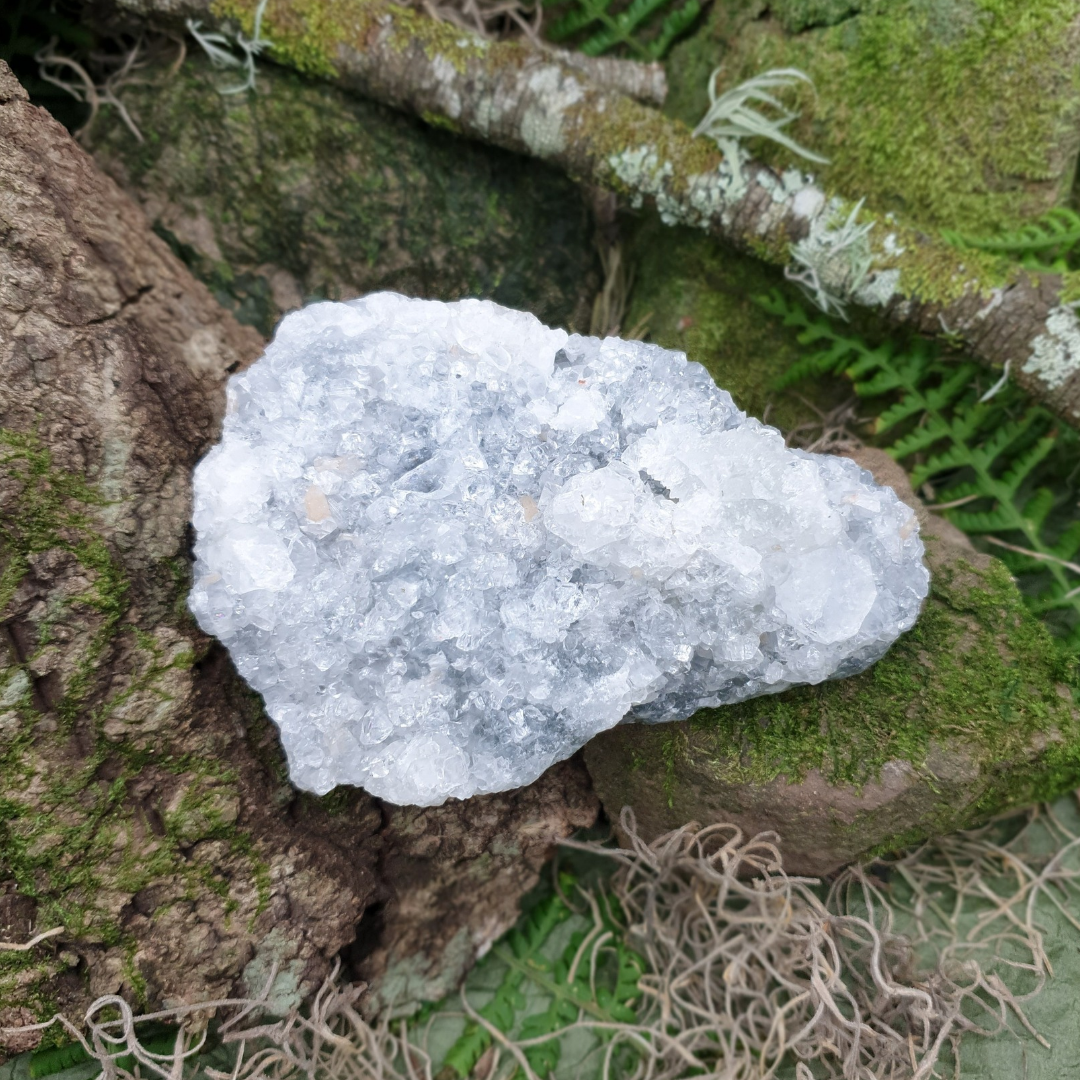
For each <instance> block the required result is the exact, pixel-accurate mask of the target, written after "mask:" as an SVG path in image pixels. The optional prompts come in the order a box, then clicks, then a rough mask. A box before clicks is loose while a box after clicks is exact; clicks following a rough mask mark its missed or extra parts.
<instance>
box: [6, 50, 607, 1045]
mask: <svg viewBox="0 0 1080 1080" xmlns="http://www.w3.org/2000/svg"><path fill="white" fill-rule="evenodd" d="M261 348H262V339H261V338H260V336H259V335H258V334H257V333H256V332H255V331H254V330H252V329H251V328H249V327H243V326H241V325H240V324H238V323H237V322H236V320H235V319H234V318H233V317H232V316H231V315H230V314H228V313H227V312H226V311H225V310H224V309H223V308H221V307H220V306H219V305H218V304H217V303H216V302H215V301H214V299H213V297H212V296H211V295H210V293H209V291H208V290H207V289H206V287H205V286H203V285H201V284H200V283H198V282H197V281H196V280H195V279H194V278H193V277H192V276H191V275H190V273H189V271H188V270H187V269H186V268H185V267H184V266H183V264H182V263H181V262H180V261H179V260H178V259H177V258H176V257H175V256H174V255H173V254H172V253H171V252H170V251H169V249H168V246H167V245H166V244H165V242H164V241H163V240H161V239H160V238H159V237H157V236H155V235H154V234H153V233H152V232H151V231H150V228H149V226H148V224H147V222H146V219H145V218H144V216H143V215H142V213H141V212H140V210H139V209H138V207H137V206H135V204H134V203H132V202H131V201H130V200H129V199H128V198H127V197H126V196H125V195H124V194H123V193H122V192H121V191H120V189H119V188H117V187H116V185H115V184H114V183H113V182H112V181H110V180H109V179H108V178H106V177H105V176H104V175H103V174H101V173H99V172H98V171H97V170H95V168H94V167H93V163H92V161H91V160H90V158H89V157H88V156H87V155H86V154H85V152H84V151H83V150H81V149H80V148H79V147H78V146H77V145H76V144H75V143H74V142H73V141H72V140H71V138H70V136H69V135H68V134H67V133H66V132H65V131H64V129H63V128H61V127H60V126H59V124H57V123H56V122H55V121H53V120H52V119H51V118H50V117H49V116H48V114H47V113H45V112H44V111H43V110H41V109H36V108H34V107H33V106H31V105H30V104H29V103H28V101H27V99H26V95H25V93H23V91H22V88H21V87H20V86H19V85H18V83H17V82H16V81H15V79H14V78H13V77H12V76H11V73H10V71H9V69H7V67H6V66H5V65H3V64H0V387H2V392H0V935H2V937H0V940H4V941H5V942H7V943H20V942H27V941H29V940H30V939H32V938H33V937H34V936H36V935H37V934H38V933H40V932H42V931H52V930H57V931H58V932H57V933H56V934H50V935H48V936H47V937H46V938H45V939H44V940H41V941H40V942H39V943H38V944H37V945H35V946H34V947H33V948H30V949H28V950H25V951H17V952H16V951H10V950H0V1028H3V1027H6V1026H7V1025H9V1024H22V1023H25V1022H26V1021H27V1020H28V1019H46V1018H47V1017H48V1016H49V1015H50V1014H51V1013H52V1012H53V1011H54V1010H55V1009H63V1010H65V1011H68V1012H69V1013H74V1014H78V1013H81V1011H82V1010H83V1009H85V1007H86V1005H87V1004H88V1002H89V1001H90V1000H92V999H93V998H95V997H97V996H98V995H100V994H112V993H120V994H122V995H123V996H124V997H125V998H126V999H127V1000H129V1001H130V1002H132V1004H134V1005H136V1006H138V1005H152V1004H166V1005H167V1004H170V1003H179V1002H197V1001H205V1000H208V999H213V998H215V997H220V996H224V995H226V994H228V993H230V992H232V991H253V992H258V991H260V990H262V989H263V988H264V985H265V984H266V982H267V980H268V978H269V977H270V975H271V973H272V972H274V971H275V970H276V979H275V982H274V984H273V992H272V998H273V1000H274V1001H275V1002H276V1003H278V1004H279V1005H281V1006H282V1007H288V1006H291V1005H293V1004H295V1003H296V1002H297V1001H298V999H299V997H300V996H301V995H303V994H304V993H305V992H306V991H309V990H311V989H312V988H313V986H314V985H317V983H318V981H319V980H321V979H322V977H323V976H324V975H325V974H326V972H327V971H328V970H329V968H330V964H331V962H332V960H333V958H334V957H335V955H337V954H338V953H339V952H340V951H341V950H342V949H343V948H344V947H346V946H349V945H350V943H352V942H353V941H354V939H355V937H356V932H357V924H358V923H359V925H360V926H361V927H362V928H363V938H364V941H363V948H361V949H359V950H356V951H353V952H351V953H350V954H349V959H350V961H351V962H352V963H353V964H354V971H355V973H356V974H357V975H358V976H359V977H364V976H365V975H368V976H371V977H372V979H373V980H374V982H375V986H374V987H373V991H374V993H373V1000H372V1005H373V1006H382V1007H394V1008H408V1007H409V1006H410V1005H415V1003H416V1001H417V1000H418V998H424V997H438V996H441V994H443V993H445V991H446V990H447V989H449V988H450V987H451V986H452V985H453V984H454V983H455V982H456V981H457V980H458V979H460V977H461V976H462V974H463V973H464V971H465V970H466V969H467V967H468V966H469V964H470V963H471V962H472V960H473V959H474V958H475V956H476V954H477V952H478V951H481V950H483V949H484V948H485V947H486V946H487V945H488V944H490V942H491V940H492V938H493V937H495V936H497V935H498V934H499V933H501V932H502V930H504V929H506V928H507V927H508V926H509V925H510V924H511V923H512V922H513V920H514V919H515V917H516V914H517V900H518V897H519V896H520V895H521V894H522V892H523V891H524V890H526V889H528V888H529V887H531V885H532V884H533V883H534V882H535V881H536V879H537V874H538V871H539V867H540V864H541V862H542V861H543V859H544V857H545V855H546V853H547V851H548V850H549V848H550V845H551V844H552V843H553V842H554V841H555V840H557V839H559V838H561V837H563V836H565V835H566V834H567V833H569V832H570V831H571V830H572V829H574V828H575V827H577V826H579V825H584V824H589V823H591V822H592V820H593V819H594V817H595V814H596V800H595V796H593V794H592V792H591V790H590V788H589V785H588V779H587V777H586V776H585V774H584V770H583V768H582V767H581V765H580V764H578V763H576V762H564V763H562V764H560V765H558V766H556V767H554V768H553V769H551V770H549V771H548V773H546V774H545V776H544V777H542V778H541V779H540V780H539V781H538V782H537V783H536V784H534V785H532V786H531V787H529V788H524V789H521V790H520V791H516V792H509V793H506V794H503V795H495V796H486V797H483V798H480V799H474V800H470V802H469V803H467V804H465V803H453V804H449V805H447V806H444V807H441V808H438V809H435V810H429V811H423V812H416V811H413V810H410V809H409V808H401V807H391V806H386V805H383V804H380V803H378V802H377V801H376V800H374V799H372V798H370V797H369V796H367V795H366V794H364V793H363V792H362V791H359V790H356V789H347V790H345V789H343V790H338V791H336V792H332V793H331V794H330V795H328V796H327V797H325V798H323V799H315V798H313V797H310V796H307V795H303V794H300V793H298V792H297V791H296V790H295V789H293V788H292V787H291V786H290V785H289V783H288V777H287V774H286V771H285V766H284V760H283V756H282V753H281V749H280V745H279V744H278V742H277V738H276V735H275V732H274V729H273V726H272V724H271V723H270V722H269V721H268V720H267V718H266V716H265V714H264V712H263V710H262V708H261V703H260V702H259V700H258V699H257V698H256V697H255V696H254V695H252V694H251V693H250V691H249V690H247V689H246V687H245V686H244V684H243V683H242V681H241V680H240V679H239V678H238V676H237V675H236V673H235V671H234V670H233V668H232V665H231V664H230V663H229V660H228V657H227V654H226V653H225V651H224V649H222V648H221V647H220V646H218V645H216V644H214V643H213V642H212V641H211V640H210V639H208V638H207V637H206V636H205V635H203V634H202V633H200V632H199V630H198V629H197V627H196V626H195V625H194V623H193V620H192V619H191V618H190V616H189V615H188V614H187V612H186V609H185V604H184V601H185V597H186V593H187V591H188V587H189V580H190V561H189V556H188V544H189V539H190V538H189V535H188V525H187V522H188V520H189V518H190V509H191V505H190V504H191V492H190V475H191V469H192V466H193V465H194V463H195V461H196V460H197V459H198V458H199V457H200V456H201V454H202V453H203V452H204V451H205V450H206V448H207V447H208V446H209V445H210V444H211V443H212V442H213V441H214V439H215V438H216V437H217V434H218V430H219V424H220V420H221V416H222V413H223V411H224V405H225V398H224V381H225V379H226V378H227V375H228V372H229V371H230V370H233V369H235V368H237V367H238V366H240V365H243V364H245V363H247V362H250V361H251V360H252V359H253V358H254V357H255V356H257V355H258V353H259V352H260V350H261ZM373 912H374V913H377V916H378V917H377V918H376V917H375V916H374V915H373ZM57 1034H59V1033H57ZM18 1038H19V1037H16V1042H15V1043H14V1044H12V1043H9V1044H8V1045H9V1046H12V1045H13V1046H25V1045H26V1041H25V1037H23V1041H22V1042H21V1043H20V1042H19V1041H18ZM2 1051H3V1044H0V1053H2Z"/></svg>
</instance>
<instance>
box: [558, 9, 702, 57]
mask: <svg viewBox="0 0 1080 1080" xmlns="http://www.w3.org/2000/svg"><path fill="white" fill-rule="evenodd" d="M671 2H672V0H633V2H632V3H631V4H630V6H629V7H628V8H625V9H624V10H623V11H621V12H619V13H618V14H612V12H611V10H610V8H611V4H612V0H572V6H571V7H570V9H569V10H568V11H565V12H564V13H563V14H562V15H560V16H558V17H557V18H555V19H553V20H552V21H551V22H550V23H548V25H547V26H546V27H545V30H544V35H545V36H546V37H547V38H548V40H549V41H555V42H562V41H566V40H568V39H569V38H573V37H576V36H577V35H579V34H582V33H585V32H586V31H588V30H589V29H590V28H592V33H591V34H589V36H588V37H586V38H585V40H584V41H583V42H581V43H580V45H579V46H578V48H579V50H580V51H581V52H583V53H585V54H586V55H588V56H602V55H603V54H604V53H608V52H611V51H612V50H613V49H616V48H618V47H619V46H625V47H626V48H627V49H628V50H629V51H630V52H631V53H633V54H634V55H636V56H637V57H638V58H639V59H642V60H660V59H662V58H663V57H664V55H665V54H666V53H667V51H668V50H669V49H670V48H671V46H672V45H673V44H674V43H675V40H676V39H677V38H678V37H679V36H680V35H682V34H684V33H685V32H686V31H687V30H689V29H690V27H691V26H692V25H693V23H694V22H695V21H696V20H697V18H698V16H699V15H700V14H701V2H700V0H686V3H684V4H683V5H682V6H681V7H679V8H677V9H675V10H674V11H669V12H668V13H667V15H666V16H665V18H664V21H663V22H662V23H661V24H660V28H659V32H658V33H657V34H655V36H653V37H652V39H651V40H648V38H649V33H648V28H649V26H650V25H651V26H655V19H656V18H657V17H658V16H659V15H660V13H661V12H662V11H664V9H665V8H668V7H669V6H670V4H671ZM565 3H566V0H543V6H544V7H556V8H562V7H564V6H565Z"/></svg>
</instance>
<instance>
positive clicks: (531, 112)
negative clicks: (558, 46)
mask: <svg viewBox="0 0 1080 1080" xmlns="http://www.w3.org/2000/svg"><path fill="white" fill-rule="evenodd" d="M115 3H116V4H117V5H118V6H119V7H120V8H121V9H123V10H125V11H128V12H131V13H136V14H139V15H142V16H149V17H151V18H155V19H157V20H159V21H162V20H164V21H165V22H171V23H172V25H174V26H177V25H179V23H180V19H181V18H182V17H184V16H187V17H194V18H198V19H201V20H203V21H204V23H206V24H207V25H213V26H214V27H216V28H228V27H229V26H236V25H241V26H243V28H244V30H245V31H246V32H247V33H248V34H250V33H252V32H253V15H254V10H255V8H256V6H257V4H258V0H115ZM262 34H263V36H264V37H265V38H268V39H269V40H270V41H271V42H272V43H273V48H272V49H271V55H272V56H273V57H274V58H275V59H277V60H279V61H280V62H282V63H286V64H290V65H292V66H295V67H297V68H298V69H300V70H303V71H306V72H308V73H309V74H314V75H319V76H323V77H329V78H333V79H336V80H338V81H339V82H341V83H342V84H343V85H345V86H347V87H350V88H353V89H355V90H358V91H360V92H361V93H363V94H365V95H367V96H369V97H372V98H374V99H376V100H378V101H383V102H386V103H388V104H390V105H393V106H394V107H396V108H400V109H405V110H408V111H410V112H413V113H416V114H417V115H419V116H421V117H424V118H425V119H427V120H429V121H430V122H432V123H436V124H439V125H440V126H450V127H452V128H453V129H454V130H456V131H458V132H459V133H460V134H462V135H466V136H469V137H472V138H478V139H482V140H485V141H487V142H490V143H493V144H495V145H497V146H502V147H504V148H506V149H510V150H513V151H516V152H518V153H522V154H528V155H531V156H533V157H537V158H541V159H543V160H546V161H550V162H552V163H554V164H556V165H558V166H559V167H561V168H563V169H564V170H566V171H567V172H568V173H569V174H570V175H571V176H572V177H574V178H575V179H578V180H581V181H586V182H588V183H591V184H594V185H596V186H599V187H604V188H608V189H610V190H612V191H615V192H616V193H618V194H619V195H621V196H623V197H625V198H626V199H628V200H629V201H630V202H631V203H632V204H633V205H642V204H643V203H648V204H650V205H653V206H655V207H656V209H657V210H658V211H659V213H660V215H661V217H662V218H663V219H664V221H665V222H668V223H669V224H677V223H682V224H688V225H693V226H696V227H699V228H701V229H704V230H706V231H707V232H709V233H711V234H712V235H714V236H716V237H718V238H719V239H721V240H724V241H725V242H727V243H730V244H733V245H735V246H737V247H739V248H741V249H744V250H748V251H751V252H753V253H754V254H756V255H758V256H759V257H761V258H764V259H766V260H767V261H769V262H772V263H774V264H776V265H779V266H783V267H785V268H786V269H787V270H788V271H789V272H790V273H791V274H792V275H793V276H795V277H796V278H798V279H799V280H802V281H804V283H805V284H806V285H807V287H808V289H809V290H810V291H811V293H812V294H813V295H815V296H816V297H817V298H818V299H819V300H820V301H822V302H823V303H824V304H825V305H826V306H827V307H831V308H833V309H834V310H842V308H843V306H844V305H846V304H854V305H857V306H861V307H864V308H869V309H871V310H875V311H878V312H880V313H881V314H883V315H884V316H885V318H886V319H888V320H889V321H891V322H892V323H893V324H895V325H898V326H904V327H907V328H910V329H913V330H917V331H919V332H921V333H924V334H929V335H933V336H938V337H943V338H945V339H946V340H947V341H948V342H950V343H951V344H953V345H956V346H958V347H961V348H963V349H964V350H966V351H967V352H968V353H970V355H971V356H973V357H974V358H975V359H976V360H978V361H980V362H981V363H984V364H986V365H988V366H990V367H994V368H1001V367H1003V366H1004V365H1005V364H1008V365H1009V369H1010V372H1011V375H1012V377H1013V378H1014V379H1015V380H1016V381H1017V382H1018V383H1020V384H1021V385H1022V386H1023V387H1024V388H1025V389H1026V390H1027V391H1028V392H1029V393H1031V394H1032V396H1033V397H1035V398H1036V399H1037V400H1039V401H1041V402H1043V403H1044V404H1045V405H1046V406H1047V407H1048V408H1049V409H1051V410H1052V411H1054V412H1055V413H1057V414H1058V415H1059V416H1060V417H1062V418H1063V419H1065V420H1067V421H1068V422H1069V423H1071V424H1074V425H1075V424H1077V423H1080V321H1078V319H1077V316H1076V313H1075V309H1074V304H1075V303H1077V302H1080V275H1077V274H1064V275H1062V274H1053V273H1036V272H1032V271H1028V270H1025V269H1023V268H1021V267H1019V266H1016V265H1015V264H1011V263H1009V262H1008V261H1006V260H1001V259H996V258H991V257H987V256H985V255H983V254H980V253H979V252H975V251H961V250H957V249H956V248H954V247H951V246H949V245H948V244H946V243H944V242H943V241H942V240H940V239H938V238H936V237H933V236H929V235H927V234H925V233H923V232H921V231H920V230H919V229H918V228H917V227H916V226H914V225H913V224H910V223H907V222H904V221H903V220H900V219H899V218H896V217H894V216H892V215H888V216H884V217H879V218H876V219H875V218H874V217H873V216H872V215H870V214H869V213H868V212H867V211H865V210H863V209H861V204H852V203H851V202H850V201H848V200H845V199H844V198H842V197H840V196H839V195H837V194H835V193H832V192H829V191H826V190H823V189H822V188H821V187H819V186H817V185H816V184H815V183H814V182H813V181H812V180H811V179H810V178H808V177H806V176H804V175H802V174H801V173H799V172H797V171H795V170H790V171H788V172H785V173H783V174H782V175H781V174H778V173H777V172H775V171H774V170H772V169H770V168H768V167H766V166H764V165H761V164H759V163H756V162H754V161H752V160H750V158H749V156H748V155H746V154H745V152H744V151H742V150H740V149H734V150H733V152H732V153H731V154H729V155H728V156H725V155H724V154H721V153H720V151H719V150H718V149H717V148H716V146H715V145H714V144H713V143H712V142H711V141H709V140H708V139H705V138H694V137H692V136H691V133H690V132H689V130H688V129H687V128H686V127H685V126H684V125H683V124H681V123H678V122H676V121H672V120H668V119H667V118H665V117H664V116H662V115H661V114H660V113H659V112H657V111H655V110H652V109H649V108H647V107H645V106H643V105H640V104H638V103H637V102H634V101H632V100H631V99H630V98H628V97H625V96H623V95H621V94H619V93H616V92H612V91H609V90H605V89H603V88H600V87H598V86H595V85H593V84H591V83H590V82H589V81H588V80H587V79H586V78H585V77H584V76H582V75H581V73H580V72H577V71H574V70H572V69H571V68H569V67H568V66H566V65H565V64H563V63H560V62H558V61H557V60H556V59H553V58H552V57H550V56H548V55H545V54H543V53H539V52H537V51H536V50H534V49H530V48H527V47H525V46H523V45H521V44H520V43H517V42H490V41H487V40H484V39H482V38H480V37H478V36H476V35H474V34H470V33H469V32H468V31H465V30H462V29H460V28H458V27H455V26H452V25H449V24H447V23H443V22H438V21H436V20H434V19H431V18H430V17H427V16H424V15H422V14H419V13H418V12H416V11H415V10H413V9H411V8H407V7H403V6H400V5H399V4H396V3H394V2H393V0H316V2H315V3H313V4H310V5H298V4H294V3H292V2H291V0H270V2H269V4H268V6H267V8H266V10H265V14H264V16H263V20H262ZM849 194H850V195H854V196H856V197H857V196H858V193H857V192H853V193H849ZM859 226H862V227H863V228H860V227H859Z"/></svg>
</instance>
